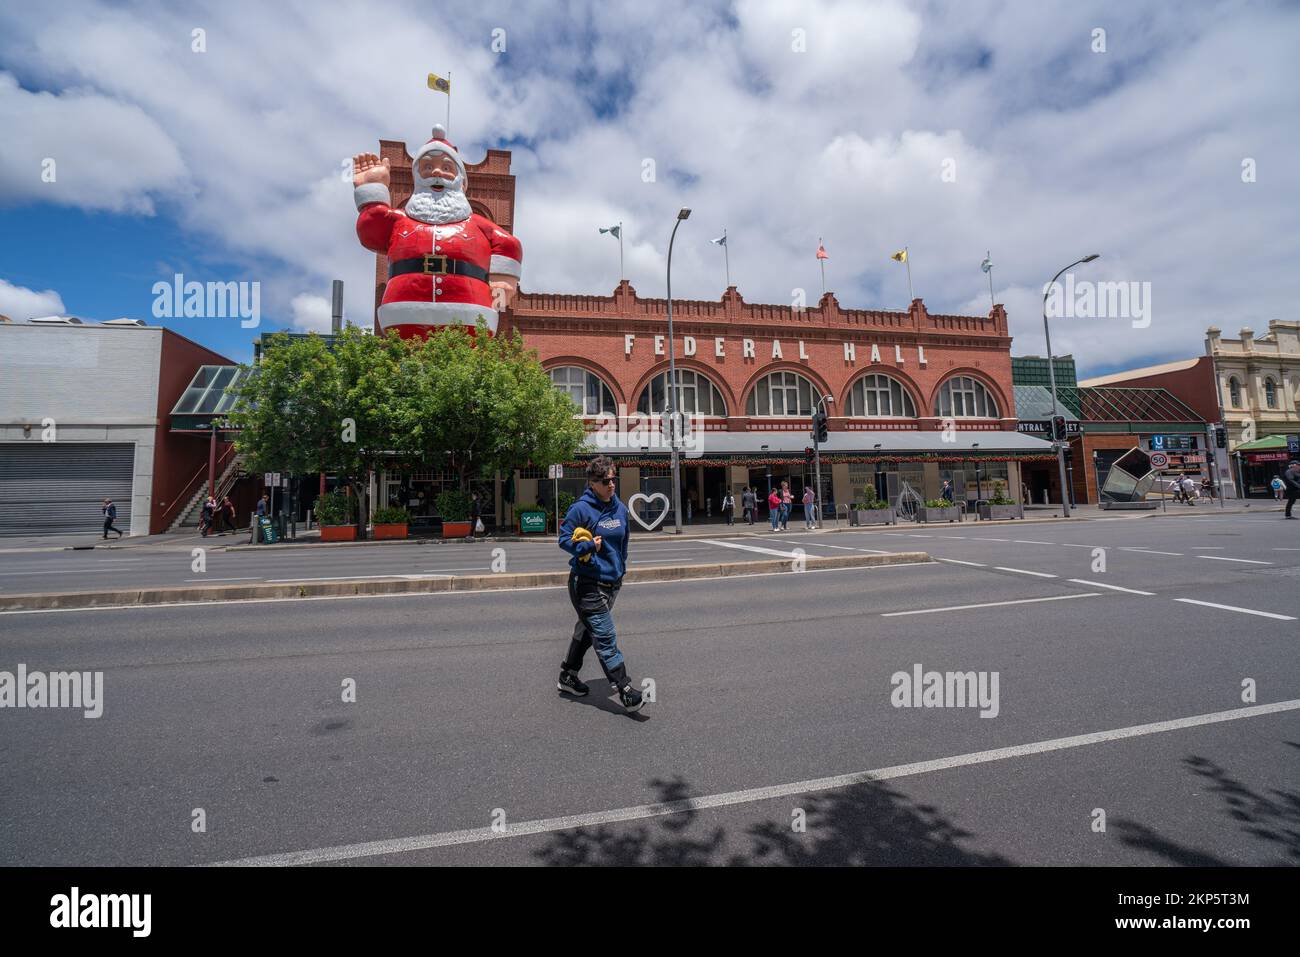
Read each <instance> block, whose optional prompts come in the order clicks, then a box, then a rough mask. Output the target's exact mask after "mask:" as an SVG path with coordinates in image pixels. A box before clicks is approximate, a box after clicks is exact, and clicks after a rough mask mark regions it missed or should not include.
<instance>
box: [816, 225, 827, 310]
mask: <svg viewBox="0 0 1300 957" xmlns="http://www.w3.org/2000/svg"><path fill="white" fill-rule="evenodd" d="M822 248H823V244H822V238H821V237H820V236H818V237H817V249H818V250H821V249H822ZM817 265H819V266H821V267H822V298H823V299H825V298H826V260H825V259H820V258H819V259H818V260H817Z"/></svg>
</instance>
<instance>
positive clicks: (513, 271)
mask: <svg viewBox="0 0 1300 957" xmlns="http://www.w3.org/2000/svg"><path fill="white" fill-rule="evenodd" d="M488 272H489V273H503V274H505V275H507V276H514V277H515V278H516V279H518V278H519V274H520V273H522V272H523V266H522V265H521V264H520V262H519V260H518V259H511V258H510V257H509V256H493V257H492V264H491V265H490V266H488Z"/></svg>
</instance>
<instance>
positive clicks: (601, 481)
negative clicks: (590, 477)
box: [596, 476, 618, 485]
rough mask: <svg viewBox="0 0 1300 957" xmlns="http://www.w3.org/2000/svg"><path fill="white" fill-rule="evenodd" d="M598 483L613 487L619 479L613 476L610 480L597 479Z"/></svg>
mask: <svg viewBox="0 0 1300 957" xmlns="http://www.w3.org/2000/svg"><path fill="white" fill-rule="evenodd" d="M596 481H597V482H598V483H599V484H601V485H613V484H614V483H615V482H617V481H618V479H616V478H614V477H613V476H611V477H610V478H603V479H596Z"/></svg>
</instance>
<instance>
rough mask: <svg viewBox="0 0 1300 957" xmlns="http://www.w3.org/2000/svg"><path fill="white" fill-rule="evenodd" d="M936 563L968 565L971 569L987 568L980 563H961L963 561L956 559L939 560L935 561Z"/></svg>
mask: <svg viewBox="0 0 1300 957" xmlns="http://www.w3.org/2000/svg"><path fill="white" fill-rule="evenodd" d="M937 561H941V562H948V563H949V564H952V565H970V566H972V567H973V568H988V566H987V565H984V564H982V563H980V562H963V561H961V560H960V559H957V558H940V559H937Z"/></svg>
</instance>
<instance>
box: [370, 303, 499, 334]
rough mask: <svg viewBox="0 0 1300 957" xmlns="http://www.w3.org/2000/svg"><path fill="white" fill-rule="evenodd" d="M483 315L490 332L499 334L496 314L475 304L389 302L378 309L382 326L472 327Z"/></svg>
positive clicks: (488, 308) (385, 327)
mask: <svg viewBox="0 0 1300 957" xmlns="http://www.w3.org/2000/svg"><path fill="white" fill-rule="evenodd" d="M480 315H481V316H482V317H483V318H484V320H485V321H486V322H487V327H488V331H489V332H496V331H497V311H496V310H495V309H493V308H492V307H491V306H476V305H475V304H474V303H472V302H387V303H384V304H383V305H382V306H380V307H379V325H380V326H381V327H383V328H384V329H387V328H388V327H389V326H399V325H426V326H454V325H457V324H463V325H466V326H472V325H474V324H475V323H476V322H477V321H478V317H479V316H480Z"/></svg>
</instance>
